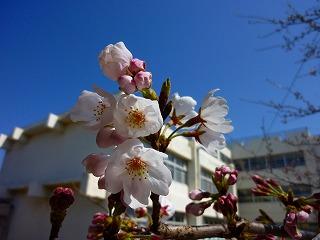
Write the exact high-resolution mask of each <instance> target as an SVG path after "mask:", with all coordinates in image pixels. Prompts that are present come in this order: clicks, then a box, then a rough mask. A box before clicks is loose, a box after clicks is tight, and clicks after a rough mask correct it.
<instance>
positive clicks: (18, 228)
mask: <svg viewBox="0 0 320 240" xmlns="http://www.w3.org/2000/svg"><path fill="white" fill-rule="evenodd" d="M13 204H14V209H13V215H12V219H11V222H10V228H9V235H8V240H17V239H48V238H49V234H50V228H51V225H50V222H49V219H50V217H49V216H50V208H49V204H48V199H47V198H37V197H28V196H26V195H25V194H23V193H22V194H21V193H19V194H15V195H14V200H13ZM101 204H103V202H101ZM84 209H85V211H84ZM98 211H101V208H100V207H99V206H97V205H95V204H94V203H93V202H92V201H90V200H89V199H88V198H86V197H83V196H80V195H76V201H75V203H74V204H73V205H72V206H71V207H70V208H69V209H68V214H67V216H66V218H65V221H64V222H63V225H62V228H61V231H60V235H59V237H60V239H64V240H68V239H69V240H74V239H86V235H87V230H88V226H89V225H90V222H91V220H92V216H93V214H94V213H96V212H98Z"/></svg>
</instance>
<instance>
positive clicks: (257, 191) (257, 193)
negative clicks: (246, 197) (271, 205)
mask: <svg viewBox="0 0 320 240" xmlns="http://www.w3.org/2000/svg"><path fill="white" fill-rule="evenodd" d="M251 192H252V193H253V194H254V195H255V196H269V192H262V191H261V190H260V189H257V188H252V189H251Z"/></svg>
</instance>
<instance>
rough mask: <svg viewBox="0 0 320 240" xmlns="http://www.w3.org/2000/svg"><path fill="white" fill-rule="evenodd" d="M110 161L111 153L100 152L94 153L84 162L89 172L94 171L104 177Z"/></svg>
mask: <svg viewBox="0 0 320 240" xmlns="http://www.w3.org/2000/svg"><path fill="white" fill-rule="evenodd" d="M108 162H109V155H106V154H103V153H100V154H95V153H92V154H90V155H88V156H87V157H86V158H85V159H83V161H82V164H83V165H84V166H85V168H86V170H87V172H88V173H92V174H93V175H94V176H96V177H102V176H103V174H104V172H105V170H106V168H107V166H108Z"/></svg>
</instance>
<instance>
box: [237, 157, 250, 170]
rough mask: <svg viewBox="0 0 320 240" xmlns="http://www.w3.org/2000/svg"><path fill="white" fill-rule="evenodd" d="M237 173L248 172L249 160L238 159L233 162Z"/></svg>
mask: <svg viewBox="0 0 320 240" xmlns="http://www.w3.org/2000/svg"><path fill="white" fill-rule="evenodd" d="M234 164H235V167H236V169H237V170H238V171H250V166H249V159H239V160H235V161H234Z"/></svg>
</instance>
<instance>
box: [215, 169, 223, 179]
mask: <svg viewBox="0 0 320 240" xmlns="http://www.w3.org/2000/svg"><path fill="white" fill-rule="evenodd" d="M222 177H223V175H222V172H221V170H217V168H216V170H215V172H214V179H215V180H216V181H218V182H221V180H222Z"/></svg>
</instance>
